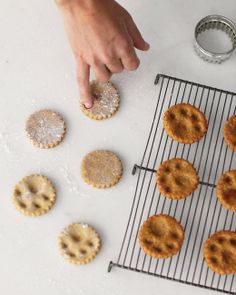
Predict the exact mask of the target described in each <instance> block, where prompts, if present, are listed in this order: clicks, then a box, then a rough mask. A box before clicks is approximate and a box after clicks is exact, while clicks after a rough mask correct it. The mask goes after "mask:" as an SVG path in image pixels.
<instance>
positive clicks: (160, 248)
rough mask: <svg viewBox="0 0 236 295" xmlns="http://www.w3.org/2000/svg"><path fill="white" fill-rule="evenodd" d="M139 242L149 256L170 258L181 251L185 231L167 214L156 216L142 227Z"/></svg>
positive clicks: (150, 218)
mask: <svg viewBox="0 0 236 295" xmlns="http://www.w3.org/2000/svg"><path fill="white" fill-rule="evenodd" d="M138 240H139V244H140V246H141V248H142V249H143V251H144V252H145V253H146V254H147V255H149V256H152V257H154V258H168V257H171V256H173V255H175V254H176V253H178V252H179V250H180V249H181V247H182V244H183V241H184V230H183V228H182V226H181V224H180V223H179V222H178V221H177V220H176V219H175V218H174V217H171V216H169V215H165V214H159V215H154V216H151V217H149V218H148V219H147V220H146V221H145V222H144V223H143V225H142V226H141V229H140V231H139V234H138Z"/></svg>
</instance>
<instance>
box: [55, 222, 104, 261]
mask: <svg viewBox="0 0 236 295" xmlns="http://www.w3.org/2000/svg"><path fill="white" fill-rule="evenodd" d="M100 249H101V239H100V237H99V235H98V234H97V232H96V231H95V229H93V228H92V227H91V226H89V225H87V224H83V223H72V224H70V225H68V226H67V227H66V228H65V229H64V230H63V231H62V232H61V234H60V235H59V250H60V253H61V255H62V256H63V257H65V258H66V259H67V260H68V261H69V262H70V263H73V264H86V263H89V262H90V261H92V260H93V259H94V258H95V257H96V256H97V254H98V253H99V251H100Z"/></svg>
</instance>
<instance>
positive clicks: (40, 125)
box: [25, 109, 66, 149]
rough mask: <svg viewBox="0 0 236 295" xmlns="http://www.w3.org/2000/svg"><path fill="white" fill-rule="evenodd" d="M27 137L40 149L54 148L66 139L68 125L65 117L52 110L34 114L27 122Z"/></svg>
mask: <svg viewBox="0 0 236 295" xmlns="http://www.w3.org/2000/svg"><path fill="white" fill-rule="evenodd" d="M25 130H26V133H27V136H28V137H29V139H30V141H31V143H32V144H33V145H34V146H37V147H39V148H44V149H47V148H53V147H55V146H57V145H58V144H59V143H60V142H61V141H62V140H63V138H64V136H65V133H66V125H65V121H64V119H63V117H62V116H61V115H60V114H58V113H57V112H54V111H52V110H46V109H45V110H40V111H37V112H35V113H33V114H32V115H31V116H30V117H29V119H28V120H27V122H26V127H25Z"/></svg>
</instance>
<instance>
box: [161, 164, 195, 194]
mask: <svg viewBox="0 0 236 295" xmlns="http://www.w3.org/2000/svg"><path fill="white" fill-rule="evenodd" d="M198 183H199V177H198V175H197V171H196V169H195V168H194V167H193V165H192V164H191V163H189V162H188V161H187V160H184V159H178V158H174V159H171V160H167V161H165V162H163V163H162V164H161V166H160V167H159V169H158V170H157V185H158V188H159V191H160V192H161V193H162V194H163V196H165V197H167V198H170V199H183V198H186V197H187V196H189V195H191V194H192V193H193V192H194V191H195V189H196V188H197V186H198Z"/></svg>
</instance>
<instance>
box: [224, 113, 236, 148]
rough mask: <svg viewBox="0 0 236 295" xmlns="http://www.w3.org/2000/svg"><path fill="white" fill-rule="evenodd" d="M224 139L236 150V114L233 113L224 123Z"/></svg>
mask: <svg viewBox="0 0 236 295" xmlns="http://www.w3.org/2000/svg"><path fill="white" fill-rule="evenodd" d="M224 139H225V142H226V143H227V145H228V146H229V147H230V148H231V149H232V150H233V151H235V152H236V115H233V116H231V117H230V118H229V120H228V121H227V122H226V123H225V125H224Z"/></svg>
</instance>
